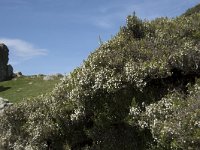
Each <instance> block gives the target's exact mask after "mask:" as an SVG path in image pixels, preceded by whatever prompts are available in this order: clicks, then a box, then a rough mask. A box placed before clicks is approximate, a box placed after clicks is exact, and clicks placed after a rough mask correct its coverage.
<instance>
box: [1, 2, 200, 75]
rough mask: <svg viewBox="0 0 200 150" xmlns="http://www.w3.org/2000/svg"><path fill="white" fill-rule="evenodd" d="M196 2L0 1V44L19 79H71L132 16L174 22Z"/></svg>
mask: <svg viewBox="0 0 200 150" xmlns="http://www.w3.org/2000/svg"><path fill="white" fill-rule="evenodd" d="M198 3H200V0H0V18H1V21H0V42H4V43H5V44H6V45H7V46H8V48H9V49H10V56H9V58H10V60H9V63H10V64H12V65H13V67H14V70H15V71H21V72H22V73H23V74H26V75H31V74H39V73H43V74H54V73H69V72H70V71H72V70H73V69H74V68H75V67H77V66H80V65H81V64H82V62H83V60H84V59H87V56H88V55H89V54H90V53H91V52H92V51H94V50H95V49H96V48H97V47H98V46H99V36H100V37H101V39H102V41H106V40H108V39H110V38H111V36H112V35H115V34H116V33H117V32H118V30H119V27H120V26H123V25H125V20H126V16H127V15H129V14H132V13H133V12H134V11H135V12H136V15H137V16H139V17H140V18H142V19H148V20H151V19H154V18H156V17H161V16H167V17H175V16H178V15H180V14H182V13H183V12H185V10H187V9H188V8H190V7H193V6H195V5H196V4H198Z"/></svg>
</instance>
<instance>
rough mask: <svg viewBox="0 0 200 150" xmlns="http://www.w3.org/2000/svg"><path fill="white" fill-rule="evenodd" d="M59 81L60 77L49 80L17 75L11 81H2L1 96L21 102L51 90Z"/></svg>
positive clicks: (0, 83)
mask: <svg viewBox="0 0 200 150" xmlns="http://www.w3.org/2000/svg"><path fill="white" fill-rule="evenodd" d="M59 82H60V78H58V77H55V78H54V79H53V80H48V81H45V80H43V77H37V76H26V77H25V76H24V77H19V78H17V77H16V78H13V79H12V80H9V81H4V82H0V97H3V98H6V99H8V100H9V101H10V102H14V103H16V102H21V101H23V99H27V98H33V97H37V96H39V95H41V94H46V93H49V92H51V91H52V90H53V88H54V86H55V84H56V83H59Z"/></svg>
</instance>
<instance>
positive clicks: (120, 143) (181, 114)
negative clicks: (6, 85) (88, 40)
mask: <svg viewBox="0 0 200 150" xmlns="http://www.w3.org/2000/svg"><path fill="white" fill-rule="evenodd" d="M199 77H200V13H198V12H196V11H195V13H193V14H190V15H182V16H180V17H177V18H174V19H169V18H157V19H155V20H153V21H142V20H140V19H139V18H138V17H137V16H136V15H131V16H128V17H127V24H126V25H125V26H123V27H121V28H120V31H119V32H118V34H117V35H116V36H114V37H113V38H112V39H111V40H109V41H108V42H105V43H102V44H101V46H100V47H99V48H98V49H96V50H95V51H94V52H93V53H92V54H91V55H90V56H89V57H88V59H87V60H86V61H84V63H83V65H82V66H80V67H78V68H76V69H75V70H74V71H73V72H71V73H70V74H69V75H67V76H66V77H65V78H63V80H62V81H61V82H60V83H59V84H57V85H56V87H55V88H54V90H53V91H52V92H50V93H49V94H47V95H42V96H40V97H37V98H34V100H32V101H24V102H22V103H18V104H16V105H14V106H13V107H10V108H9V109H7V110H5V111H4V113H3V114H2V117H1V120H0V148H1V149H6V150H7V149H16V150H18V149H27V150H29V149H33V150H37V149H38V150H42V149H44V150H45V149H55V150H56V149H57V150H61V149H66V150H68V149H73V150H122V149H125V150H185V149H191V150H198V149H200V99H199V96H200V79H199Z"/></svg>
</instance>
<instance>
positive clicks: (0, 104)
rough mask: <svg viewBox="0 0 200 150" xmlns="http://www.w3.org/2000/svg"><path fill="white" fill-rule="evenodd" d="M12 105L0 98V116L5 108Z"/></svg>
mask: <svg viewBox="0 0 200 150" xmlns="http://www.w3.org/2000/svg"><path fill="white" fill-rule="evenodd" d="M12 105H13V103H10V102H9V101H8V100H7V99H4V98H2V97H0V114H1V113H2V112H3V111H4V109H5V108H6V107H9V106H12Z"/></svg>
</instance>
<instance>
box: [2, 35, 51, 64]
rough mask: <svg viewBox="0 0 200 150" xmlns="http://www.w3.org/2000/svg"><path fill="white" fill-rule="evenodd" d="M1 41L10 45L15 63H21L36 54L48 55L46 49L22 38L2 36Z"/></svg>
mask: <svg viewBox="0 0 200 150" xmlns="http://www.w3.org/2000/svg"><path fill="white" fill-rule="evenodd" d="M0 42H1V43H5V44H6V45H7V46H8V48H9V50H10V55H11V57H12V59H13V60H11V61H12V62H13V64H19V63H20V62H22V61H25V60H29V59H32V58H34V57H36V56H45V55H47V50H46V49H41V48H36V47H35V45H33V44H32V43H29V42H27V41H24V40H21V39H9V38H0Z"/></svg>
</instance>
